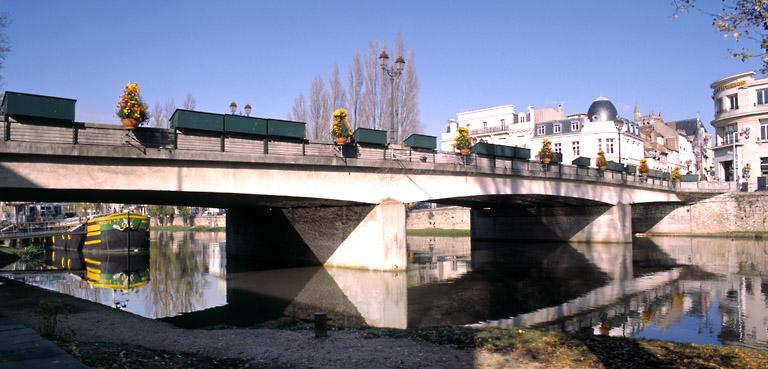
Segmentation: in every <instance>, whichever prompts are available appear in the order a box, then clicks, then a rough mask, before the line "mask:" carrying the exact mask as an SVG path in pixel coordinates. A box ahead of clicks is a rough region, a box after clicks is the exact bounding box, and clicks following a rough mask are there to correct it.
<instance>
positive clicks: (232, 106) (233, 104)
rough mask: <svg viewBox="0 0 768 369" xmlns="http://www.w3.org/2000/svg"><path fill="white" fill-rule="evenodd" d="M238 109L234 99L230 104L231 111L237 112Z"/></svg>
mask: <svg viewBox="0 0 768 369" xmlns="http://www.w3.org/2000/svg"><path fill="white" fill-rule="evenodd" d="M236 111H237V103H236V102H234V101H233V102H231V103H230V104H229V112H230V113H231V114H235V112H236Z"/></svg>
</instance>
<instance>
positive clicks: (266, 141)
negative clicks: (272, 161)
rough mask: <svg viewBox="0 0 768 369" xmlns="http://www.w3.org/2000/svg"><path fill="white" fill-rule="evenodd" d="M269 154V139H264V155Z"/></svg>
mask: <svg viewBox="0 0 768 369" xmlns="http://www.w3.org/2000/svg"><path fill="white" fill-rule="evenodd" d="M266 154H269V137H264V155H266Z"/></svg>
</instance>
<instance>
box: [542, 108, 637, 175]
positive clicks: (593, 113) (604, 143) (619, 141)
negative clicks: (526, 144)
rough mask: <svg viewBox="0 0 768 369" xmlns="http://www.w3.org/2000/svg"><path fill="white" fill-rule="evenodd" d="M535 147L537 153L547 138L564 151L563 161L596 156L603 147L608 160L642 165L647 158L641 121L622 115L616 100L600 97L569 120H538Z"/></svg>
mask: <svg viewBox="0 0 768 369" xmlns="http://www.w3.org/2000/svg"><path fill="white" fill-rule="evenodd" d="M534 125H535V132H534V135H533V137H532V140H531V148H532V151H533V153H534V155H535V152H536V151H538V149H539V148H541V146H542V143H543V141H544V140H545V139H548V140H550V141H551V142H552V148H553V149H554V151H555V152H558V153H561V154H563V163H566V164H570V163H571V161H573V159H576V158H577V157H580V156H583V157H588V158H591V159H592V164H594V159H595V158H596V157H597V152H598V151H600V150H602V151H603V152H604V153H605V158H606V159H607V160H611V161H615V162H617V163H618V162H621V163H624V164H632V165H638V164H639V162H640V159H642V158H643V142H642V140H641V139H640V131H639V127H638V126H637V124H635V123H634V122H631V121H628V120H626V119H623V118H620V117H619V116H618V113H617V111H616V107H615V106H614V105H613V103H612V102H611V101H610V100H608V99H606V98H605V97H602V96H601V97H598V98H597V99H595V101H593V102H592V104H591V105H590V106H589V109H588V110H587V114H573V115H569V116H568V117H566V118H565V119H558V120H550V121H544V122H540V123H535V124H534Z"/></svg>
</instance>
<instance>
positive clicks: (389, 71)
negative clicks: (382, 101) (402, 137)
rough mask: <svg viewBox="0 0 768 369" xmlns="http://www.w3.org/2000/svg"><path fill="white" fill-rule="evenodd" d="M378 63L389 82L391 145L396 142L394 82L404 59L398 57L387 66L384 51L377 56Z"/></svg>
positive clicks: (403, 64)
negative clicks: (379, 62)
mask: <svg viewBox="0 0 768 369" xmlns="http://www.w3.org/2000/svg"><path fill="white" fill-rule="evenodd" d="M379 61H381V70H383V71H384V73H386V75H387V76H389V82H390V91H391V96H390V101H389V102H390V105H391V106H392V117H391V118H392V119H391V120H390V123H389V133H388V134H389V143H390V144H393V143H395V141H396V140H397V127H396V125H395V111H396V110H395V80H396V79H398V78H400V75H401V74H402V73H403V67H404V66H405V59H403V57H402V56H398V57H397V59H395V63H394V64H393V65H392V66H391V67H390V66H389V55H387V52H386V51H382V52H381V55H379Z"/></svg>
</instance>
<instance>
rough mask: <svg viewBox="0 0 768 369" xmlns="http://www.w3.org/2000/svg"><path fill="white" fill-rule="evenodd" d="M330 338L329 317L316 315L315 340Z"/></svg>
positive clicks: (322, 314)
mask: <svg viewBox="0 0 768 369" xmlns="http://www.w3.org/2000/svg"><path fill="white" fill-rule="evenodd" d="M323 337H328V315H327V314H326V313H315V338H323Z"/></svg>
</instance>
